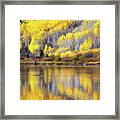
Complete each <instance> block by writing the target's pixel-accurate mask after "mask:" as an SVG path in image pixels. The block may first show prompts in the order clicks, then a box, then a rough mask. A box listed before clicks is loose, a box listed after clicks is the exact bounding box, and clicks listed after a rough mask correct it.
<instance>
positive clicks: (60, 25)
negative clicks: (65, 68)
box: [20, 20, 100, 64]
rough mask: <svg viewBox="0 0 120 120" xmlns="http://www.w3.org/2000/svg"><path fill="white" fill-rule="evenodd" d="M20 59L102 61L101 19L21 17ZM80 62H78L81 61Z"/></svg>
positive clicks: (23, 60)
mask: <svg viewBox="0 0 120 120" xmlns="http://www.w3.org/2000/svg"><path fill="white" fill-rule="evenodd" d="M20 55H21V61H22V62H24V63H25V60H26V61H32V60H33V59H36V61H37V62H39V61H41V62H42V61H46V62H47V61H59V62H61V61H67V62H68V61H73V62H74V61H77V62H80V63H90V62H94V63H97V64H99V63H100V21H99V20H21V21H20ZM80 63H79V64H80Z"/></svg>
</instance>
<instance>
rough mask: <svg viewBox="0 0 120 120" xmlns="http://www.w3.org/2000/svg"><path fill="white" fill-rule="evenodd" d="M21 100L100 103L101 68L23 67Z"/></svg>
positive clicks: (21, 69)
mask: <svg viewBox="0 0 120 120" xmlns="http://www.w3.org/2000/svg"><path fill="white" fill-rule="evenodd" d="M20 77H21V78H20V79H21V80H20V84H21V93H20V95H21V96H20V99H21V100H61V99H62V100H91V99H92V100H99V99H100V67H40V66H39V65H36V66H35V65H21V68H20Z"/></svg>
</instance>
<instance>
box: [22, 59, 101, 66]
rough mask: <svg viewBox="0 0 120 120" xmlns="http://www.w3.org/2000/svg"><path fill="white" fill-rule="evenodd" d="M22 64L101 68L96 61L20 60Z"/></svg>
mask: <svg viewBox="0 0 120 120" xmlns="http://www.w3.org/2000/svg"><path fill="white" fill-rule="evenodd" d="M20 63H21V64H35V65H47V66H54V65H55V66H56V65H61V66H65V65H66V66H68V65H69V66H99V65H100V62H99V61H95V62H82V61H67V62H65V61H39V60H36V61H33V60H20Z"/></svg>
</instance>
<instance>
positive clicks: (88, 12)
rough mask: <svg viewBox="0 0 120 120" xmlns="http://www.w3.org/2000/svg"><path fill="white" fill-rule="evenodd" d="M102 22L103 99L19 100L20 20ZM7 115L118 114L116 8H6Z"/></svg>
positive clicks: (101, 92)
mask: <svg viewBox="0 0 120 120" xmlns="http://www.w3.org/2000/svg"><path fill="white" fill-rule="evenodd" d="M22 19H34V20H41V19H44V20H45V19H46V20H48V19H51V20H53V19H54V20H55V19H57V20H58V19H59V20H63V19H75V20H87V19H89V20H96V19H99V20H100V27H101V31H100V44H101V47H100V50H101V52H100V100H77V101H74V100H70V101H68V100H66V101H62V100H58V101H56V100H48V101H47V100H31V101H29V100H25V101H24V100H20V20H22ZM5 114H6V115H114V114H115V6H114V5H69V6H66V5H53V6H52V5H49V6H48V5H42V6H41V5H27V6H25V5H6V6H5Z"/></svg>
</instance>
